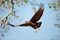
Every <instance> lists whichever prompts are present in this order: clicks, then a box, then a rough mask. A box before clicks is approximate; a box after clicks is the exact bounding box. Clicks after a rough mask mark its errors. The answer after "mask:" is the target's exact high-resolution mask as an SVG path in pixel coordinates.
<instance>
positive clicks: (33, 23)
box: [17, 4, 44, 29]
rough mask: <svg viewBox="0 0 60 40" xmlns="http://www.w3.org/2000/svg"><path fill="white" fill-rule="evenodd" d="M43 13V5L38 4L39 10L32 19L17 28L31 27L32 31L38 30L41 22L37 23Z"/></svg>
mask: <svg viewBox="0 0 60 40" xmlns="http://www.w3.org/2000/svg"><path fill="white" fill-rule="evenodd" d="M43 11H44V5H43V4H40V8H39V10H38V11H37V12H36V13H35V14H34V15H33V17H32V18H31V19H30V20H29V21H26V22H25V23H22V24H19V25H17V26H31V27H32V28H33V29H37V28H39V27H40V26H41V24H42V22H37V21H38V20H39V19H40V18H41V16H42V14H43Z"/></svg>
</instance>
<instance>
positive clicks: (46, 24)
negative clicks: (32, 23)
mask: <svg viewBox="0 0 60 40" xmlns="http://www.w3.org/2000/svg"><path fill="white" fill-rule="evenodd" d="M10 1H11V3H10ZM10 1H9V0H3V1H2V0H0V24H1V25H0V40H60V0H14V1H13V2H14V3H13V2H12V0H10ZM2 2H3V3H2ZM7 3H9V4H7ZM40 3H43V4H44V12H43V15H42V17H41V19H40V20H39V21H41V22H42V25H41V27H40V28H39V29H37V32H35V31H34V29H33V28H31V27H30V26H28V27H21V26H16V27H12V26H10V25H8V22H10V23H11V24H14V25H17V24H22V23H24V22H25V21H26V20H29V19H31V18H32V16H33V15H34V13H35V12H36V11H38V9H39V7H40V5H39V4H40ZM11 5H13V7H12V12H11V13H12V14H11V15H10V14H9V12H10V9H11V7H10V6H11ZM7 14H9V15H8V16H7V17H5V16H6V15H7ZM3 18H4V19H3ZM7 18H8V19H7ZM1 20H2V21H1Z"/></svg>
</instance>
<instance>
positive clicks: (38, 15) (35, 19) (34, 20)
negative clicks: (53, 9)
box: [30, 6, 44, 22]
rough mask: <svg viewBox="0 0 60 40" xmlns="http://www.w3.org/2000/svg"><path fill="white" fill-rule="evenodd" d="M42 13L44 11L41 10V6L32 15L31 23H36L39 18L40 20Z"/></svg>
mask: <svg viewBox="0 0 60 40" xmlns="http://www.w3.org/2000/svg"><path fill="white" fill-rule="evenodd" d="M43 11H44V9H43V6H41V7H40V8H39V10H38V11H37V12H36V13H35V14H34V16H33V17H32V18H31V20H30V21H31V22H36V21H38V20H39V19H40V18H41V16H42V14H43Z"/></svg>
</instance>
